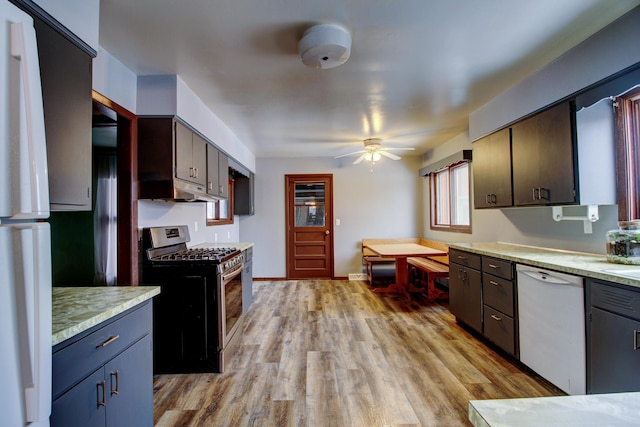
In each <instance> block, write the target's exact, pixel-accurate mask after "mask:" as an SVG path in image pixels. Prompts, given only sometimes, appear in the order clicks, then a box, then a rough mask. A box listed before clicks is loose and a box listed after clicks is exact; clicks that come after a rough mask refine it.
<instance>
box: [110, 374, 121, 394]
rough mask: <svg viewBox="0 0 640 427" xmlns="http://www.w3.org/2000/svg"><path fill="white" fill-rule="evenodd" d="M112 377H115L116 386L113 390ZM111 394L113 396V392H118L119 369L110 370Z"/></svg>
mask: <svg viewBox="0 0 640 427" xmlns="http://www.w3.org/2000/svg"><path fill="white" fill-rule="evenodd" d="M113 377H116V380H115V383H116V388H115V390H114V389H113V383H114V381H113ZM111 378H112V379H111V395H112V396H113V395H114V394H120V371H115V372H111Z"/></svg>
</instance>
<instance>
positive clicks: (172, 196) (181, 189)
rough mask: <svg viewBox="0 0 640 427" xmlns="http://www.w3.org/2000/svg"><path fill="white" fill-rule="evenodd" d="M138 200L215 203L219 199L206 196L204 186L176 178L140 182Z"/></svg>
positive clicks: (209, 195)
mask: <svg viewBox="0 0 640 427" xmlns="http://www.w3.org/2000/svg"><path fill="white" fill-rule="evenodd" d="M139 198H140V199H153V200H165V201H173V202H215V201H216V200H220V198H219V197H214V196H212V195H211V194H207V190H206V188H205V187H204V186H201V185H197V184H194V183H192V182H187V181H183V180H181V179H178V178H174V179H173V180H158V181H141V182H140V196H139Z"/></svg>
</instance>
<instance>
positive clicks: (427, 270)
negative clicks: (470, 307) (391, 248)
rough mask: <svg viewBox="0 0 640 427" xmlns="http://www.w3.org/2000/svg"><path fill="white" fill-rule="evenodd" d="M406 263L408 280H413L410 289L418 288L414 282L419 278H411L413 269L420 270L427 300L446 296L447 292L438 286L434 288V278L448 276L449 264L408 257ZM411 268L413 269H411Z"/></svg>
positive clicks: (447, 295)
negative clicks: (423, 279) (423, 278)
mask: <svg viewBox="0 0 640 427" xmlns="http://www.w3.org/2000/svg"><path fill="white" fill-rule="evenodd" d="M407 264H408V265H409V270H410V272H409V281H410V282H413V286H412V290H415V291H417V290H420V287H418V286H415V282H416V281H417V280H421V279H417V280H416V279H415V278H414V279H413V280H412V278H413V277H415V276H414V274H413V273H414V271H415V272H418V271H419V272H420V273H421V274H422V276H423V277H425V282H426V285H427V286H426V290H427V296H428V298H429V301H435V300H437V299H442V298H448V297H449V294H448V293H447V292H444V291H442V290H440V289H438V288H436V283H435V281H436V279H440V278H445V277H449V266H448V265H446V264H442V263H440V262H438V261H433V260H430V259H428V258H420V257H409V258H407ZM412 269H413V270H414V271H412Z"/></svg>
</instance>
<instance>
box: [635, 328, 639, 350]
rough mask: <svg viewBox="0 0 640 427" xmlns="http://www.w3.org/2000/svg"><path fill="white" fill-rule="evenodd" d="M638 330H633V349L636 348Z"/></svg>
mask: <svg viewBox="0 0 640 427" xmlns="http://www.w3.org/2000/svg"><path fill="white" fill-rule="evenodd" d="M638 332H640V331H638V330H636V329H634V330H633V349H634V350H638Z"/></svg>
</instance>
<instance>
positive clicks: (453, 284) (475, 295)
mask: <svg viewBox="0 0 640 427" xmlns="http://www.w3.org/2000/svg"><path fill="white" fill-rule="evenodd" d="M473 267H476V268H473ZM449 309H450V310H451V313H452V314H453V315H454V316H456V319H457V320H459V321H462V322H463V323H464V324H466V325H468V326H470V327H471V328H473V329H475V330H476V331H477V332H480V333H482V276H481V273H480V256H479V255H476V254H471V253H467V252H462V251H457V250H453V249H452V250H451V252H450V255H449Z"/></svg>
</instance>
